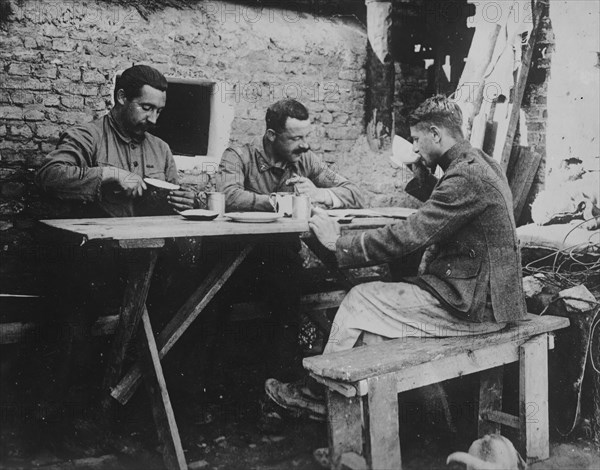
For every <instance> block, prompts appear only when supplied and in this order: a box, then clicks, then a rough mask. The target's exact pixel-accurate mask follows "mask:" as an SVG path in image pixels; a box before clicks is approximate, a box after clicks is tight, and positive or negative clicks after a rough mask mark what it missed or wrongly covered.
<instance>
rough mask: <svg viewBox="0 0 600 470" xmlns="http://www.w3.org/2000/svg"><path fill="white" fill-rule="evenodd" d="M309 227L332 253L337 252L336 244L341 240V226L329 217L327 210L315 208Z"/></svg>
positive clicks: (309, 220)
mask: <svg viewBox="0 0 600 470" xmlns="http://www.w3.org/2000/svg"><path fill="white" fill-rule="evenodd" d="M308 226H309V227H310V229H311V230H312V231H313V232H314V234H315V235H316V236H317V238H318V239H319V242H321V244H322V245H323V246H324V247H325V248H327V249H328V250H330V251H335V244H336V242H337V239H338V238H340V225H339V224H338V223H337V222H336V221H335V219H332V218H331V217H329V216H328V215H327V212H325V210H323V209H321V208H318V207H315V208H313V211H312V217H311V218H310V219H308Z"/></svg>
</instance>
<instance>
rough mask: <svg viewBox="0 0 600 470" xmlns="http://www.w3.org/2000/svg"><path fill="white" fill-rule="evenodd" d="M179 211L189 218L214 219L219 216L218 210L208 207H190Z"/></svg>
mask: <svg viewBox="0 0 600 470" xmlns="http://www.w3.org/2000/svg"><path fill="white" fill-rule="evenodd" d="M177 213H178V214H179V215H181V216H183V217H185V218H186V219H189V220H213V219H216V218H217V217H218V216H219V213H218V212H217V211H208V210H206V209H188V210H186V211H181V212H180V211H177Z"/></svg>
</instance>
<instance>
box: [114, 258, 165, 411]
mask: <svg viewBox="0 0 600 470" xmlns="http://www.w3.org/2000/svg"><path fill="white" fill-rule="evenodd" d="M156 258H157V251H156V250H135V256H131V255H129V254H128V262H129V273H128V279H127V286H126V288H125V295H124V300H123V307H122V310H121V314H120V316H119V324H118V325H117V330H116V331H115V336H114V338H113V341H112V345H111V349H110V352H109V356H108V362H107V367H106V372H105V374H104V381H103V390H105V391H106V395H105V396H104V397H103V400H102V406H103V408H104V409H108V408H109V407H110V405H111V398H110V395H109V393H110V392H111V390H112V388H113V387H114V386H115V385H116V384H117V382H118V381H119V379H120V378H121V372H122V369H123V361H124V359H125V356H126V354H127V350H128V349H129V348H130V346H131V340H132V338H133V335H134V333H135V332H136V331H137V327H138V324H139V321H140V318H141V316H142V313H143V311H144V309H145V308H146V297H147V296H148V288H149V287H150V280H151V279H152V273H153V272H154V266H155V265H156Z"/></svg>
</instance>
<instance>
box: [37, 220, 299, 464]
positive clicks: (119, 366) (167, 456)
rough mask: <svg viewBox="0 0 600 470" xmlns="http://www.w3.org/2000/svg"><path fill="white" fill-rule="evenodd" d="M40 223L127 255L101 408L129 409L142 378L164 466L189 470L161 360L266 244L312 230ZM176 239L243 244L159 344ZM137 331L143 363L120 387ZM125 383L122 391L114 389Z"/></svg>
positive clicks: (224, 224) (293, 225) (222, 224)
mask: <svg viewBox="0 0 600 470" xmlns="http://www.w3.org/2000/svg"><path fill="white" fill-rule="evenodd" d="M41 222H42V223H43V224H44V225H47V226H49V227H53V228H55V229H59V230H62V231H64V232H65V233H66V234H67V235H68V236H75V237H78V238H80V239H81V243H82V244H83V243H92V242H109V243H115V244H116V245H117V246H118V247H120V248H121V249H124V250H125V254H126V256H127V257H128V259H129V260H130V261H129V262H128V268H129V273H128V280H127V286H126V288H125V294H124V299H123V305H122V309H121V313H120V319H119V324H118V327H117V330H116V332H115V336H114V338H113V342H112V345H111V351H110V353H109V357H108V362H107V368H106V372H105V376H104V382H103V388H104V389H105V391H106V398H105V400H104V401H103V405H104V406H105V407H108V406H110V404H111V400H112V399H111V398H110V395H112V396H113V397H116V398H117V399H118V400H119V402H121V403H126V402H127V400H128V399H129V397H131V395H132V394H133V392H134V391H135V389H136V386H137V385H138V383H139V382H140V379H141V377H142V376H143V377H144V379H145V383H146V387H147V389H148V391H149V394H150V397H151V400H152V412H153V415H154V421H155V423H156V427H157V431H158V436H159V439H160V441H161V443H162V444H163V457H164V461H165V464H166V466H167V468H169V469H187V463H186V461H185V456H184V453H183V448H182V446H181V440H180V438H179V431H178V429H177V423H176V421H175V416H174V414H173V408H172V406H171V401H170V398H169V394H168V392H167V387H166V383H165V378H164V375H163V370H162V366H161V363H160V360H161V359H162V358H163V357H164V356H165V355H166V354H167V353H168V352H169V350H170V349H171V348H172V347H173V345H174V344H175V343H176V341H177V340H178V339H179V338H180V337H181V335H182V334H183V333H184V331H185V330H186V329H187V328H188V327H189V326H190V325H191V323H192V322H193V321H194V319H195V318H196V317H197V316H198V315H199V314H200V313H201V312H202V310H203V309H204V308H205V307H206V305H207V304H208V303H209V302H210V300H211V299H212V298H213V297H214V296H215V294H216V293H217V292H218V291H219V289H220V288H221V287H222V286H223V284H224V283H225V282H226V281H227V279H228V278H229V277H230V276H231V274H232V273H233V272H234V271H235V269H236V268H237V267H238V266H239V265H240V263H241V262H242V261H243V260H244V258H245V257H246V256H247V255H248V253H250V251H252V249H253V247H254V246H255V244H256V243H257V242H258V241H259V240H260V238H261V236H264V235H271V236H277V235H279V234H282V235H283V234H293V233H297V234H300V233H303V232H307V231H308V223H307V222H306V221H303V220H292V219H281V220H278V221H275V222H272V223H236V222H230V221H229V220H228V219H220V220H219V219H217V220H214V221H210V222H194V221H189V220H185V219H183V218H182V217H180V216H177V215H174V216H161V217H125V218H108V219H61V220H43V221H41ZM174 237H175V238H177V237H186V238H190V237H191V238H198V237H221V238H230V237H234V239H235V240H239V241H240V243H235V244H233V246H232V247H230V249H228V250H227V251H226V252H225V253H224V255H223V256H222V257H221V259H219V260H218V261H217V262H216V264H215V265H214V266H213V267H212V270H211V271H210V273H209V274H208V276H207V277H206V278H205V279H204V280H203V281H202V283H201V284H200V286H199V287H198V288H197V289H196V291H195V292H194V293H193V294H192V295H191V296H190V298H189V299H188V300H187V301H186V302H185V304H184V305H183V306H182V307H181V308H180V309H179V310H178V312H177V313H176V314H175V316H174V317H173V318H172V319H171V321H170V322H169V323H168V324H167V326H166V327H165V328H164V329H163V330H162V331H161V333H160V334H159V335H158V337H157V338H156V339H155V337H154V333H153V330H152V325H151V323H150V317H149V316H148V311H147V309H146V297H147V295H148V288H149V286H150V280H151V278H152V273H153V271H154V266H155V264H156V258H157V253H158V250H159V249H160V248H162V247H163V246H164V244H165V239H167V238H174ZM140 320H141V326H140V324H139V323H140ZM138 327H141V328H142V334H141V335H139V336H140V344H139V345H138V347H139V349H140V361H139V362H138V363H137V364H136V365H135V366H134V367H133V368H132V369H131V370H130V371H129V373H128V374H127V375H126V376H125V378H124V379H123V380H121V378H122V372H123V361H124V359H125V353H126V351H127V348H128V346H129V344H130V342H131V340H132V338H133V335H134V332H135V331H136V329H137V328H138ZM120 380H121V383H120V385H119V386H118V387H117V384H118V383H119V381H120ZM109 394H110V395H109Z"/></svg>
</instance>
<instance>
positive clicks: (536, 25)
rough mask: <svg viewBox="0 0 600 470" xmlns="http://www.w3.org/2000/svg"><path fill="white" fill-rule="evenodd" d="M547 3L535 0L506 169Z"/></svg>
mask: <svg viewBox="0 0 600 470" xmlns="http://www.w3.org/2000/svg"><path fill="white" fill-rule="evenodd" d="M545 4H546V2H544V1H541V0H537V1H536V2H535V6H534V7H533V28H532V30H531V33H530V35H529V40H528V42H527V47H526V49H525V52H523V56H522V60H521V68H520V70H519V76H518V78H517V85H516V86H515V88H514V95H513V100H512V107H511V110H510V118H509V121H508V126H507V131H506V140H505V141H504V149H503V150H502V154H501V158H500V165H501V166H502V168H503V169H504V171H506V169H507V168H508V162H509V159H510V154H511V151H512V147H513V142H514V140H515V132H516V131H517V123H518V122H519V111H520V110H521V102H522V101H523V94H524V93H525V85H526V84H527V77H528V76H529V69H530V68H531V58H532V57H533V49H534V47H535V43H536V40H537V35H538V31H539V30H540V24H541V19H542V12H543V9H544V5H545Z"/></svg>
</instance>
